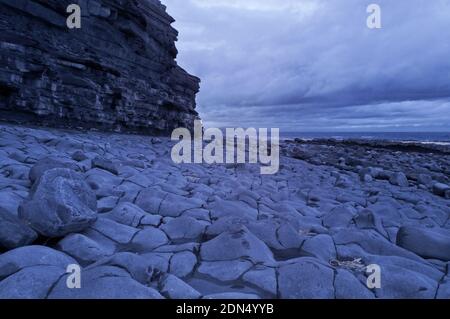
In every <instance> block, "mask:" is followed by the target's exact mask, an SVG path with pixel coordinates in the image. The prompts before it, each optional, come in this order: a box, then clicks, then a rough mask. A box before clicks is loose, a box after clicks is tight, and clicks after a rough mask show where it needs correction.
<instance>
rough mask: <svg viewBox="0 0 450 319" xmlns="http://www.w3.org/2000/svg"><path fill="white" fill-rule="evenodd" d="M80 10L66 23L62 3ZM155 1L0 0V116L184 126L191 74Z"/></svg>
mask: <svg viewBox="0 0 450 319" xmlns="http://www.w3.org/2000/svg"><path fill="white" fill-rule="evenodd" d="M72 3H77V4H79V5H80V7H81V13H82V19H81V29H69V28H68V27H67V25H66V19H67V17H68V16H69V14H68V13H66V9H67V6H68V5H69V4H72ZM173 21H174V20H173V18H172V17H170V16H169V15H168V14H167V13H166V11H165V6H163V5H162V4H161V3H160V1H159V0H139V1H136V0H14V1H10V0H0V120H4V121H14V122H19V123H32V124H36V123H39V124H44V125H49V126H64V127H67V126H71V127H87V128H98V129H107V130H116V131H128V132H145V133H152V134H165V133H168V132H170V131H171V130H172V129H173V128H176V127H180V126H182V127H189V128H190V127H192V124H193V120H194V119H196V118H197V117H198V114H197V112H196V111H195V94H196V93H197V92H198V89H199V79H198V78H196V77H194V76H191V75H189V74H188V73H186V72H185V71H184V70H183V69H181V68H180V67H179V66H177V63H176V62H175V58H176V55H177V49H176V47H175V41H176V39H177V34H178V33H177V31H176V30H175V29H173V28H172V27H171V26H170V25H171V23H172V22H173Z"/></svg>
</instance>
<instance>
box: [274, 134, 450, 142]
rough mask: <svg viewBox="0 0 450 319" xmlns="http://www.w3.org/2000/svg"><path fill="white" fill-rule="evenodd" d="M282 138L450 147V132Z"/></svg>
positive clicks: (306, 135)
mask: <svg viewBox="0 0 450 319" xmlns="http://www.w3.org/2000/svg"><path fill="white" fill-rule="evenodd" d="M280 136H281V137H282V138H302V139H323V138H332V139H336V140H347V139H363V140H387V141H398V142H418V143H436V144H446V145H447V144H449V145H450V132H283V131H281V132H280Z"/></svg>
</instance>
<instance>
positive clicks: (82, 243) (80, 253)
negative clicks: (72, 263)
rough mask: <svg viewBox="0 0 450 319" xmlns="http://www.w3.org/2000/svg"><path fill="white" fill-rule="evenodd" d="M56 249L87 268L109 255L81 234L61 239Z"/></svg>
mask: <svg viewBox="0 0 450 319" xmlns="http://www.w3.org/2000/svg"><path fill="white" fill-rule="evenodd" d="M57 247H58V249H59V250H61V251H63V252H65V253H66V254H68V255H70V256H72V257H73V258H75V259H76V260H77V261H78V262H79V263H80V265H82V266H87V265H89V264H92V263H94V262H96V261H98V260H100V259H103V258H105V257H107V256H109V255H110V252H109V251H108V249H107V248H105V247H103V246H102V245H101V244H100V243H97V242H96V241H94V240H92V239H90V238H89V237H86V236H84V235H82V234H70V235H68V236H66V237H65V238H64V239H62V240H61V241H60V242H59V243H58V245H57Z"/></svg>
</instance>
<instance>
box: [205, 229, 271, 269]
mask: <svg viewBox="0 0 450 319" xmlns="http://www.w3.org/2000/svg"><path fill="white" fill-rule="evenodd" d="M200 257H201V258H202V259H203V260H205V261H226V260H235V259H239V258H241V257H248V258H249V259H250V260H252V261H253V262H266V263H273V262H274V259H273V254H272V252H271V251H270V249H269V248H268V247H267V246H266V245H265V244H264V243H263V242H262V241H261V240H259V239H258V238H257V237H256V236H255V235H253V234H252V233H251V232H250V231H249V230H248V229H247V228H246V227H244V226H242V227H241V229H239V230H236V231H234V232H231V231H230V232H225V233H222V234H220V235H219V236H217V237H216V238H214V239H212V240H210V241H207V242H205V243H203V244H202V246H201V249H200Z"/></svg>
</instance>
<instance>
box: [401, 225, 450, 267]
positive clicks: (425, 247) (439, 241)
mask: <svg viewBox="0 0 450 319" xmlns="http://www.w3.org/2000/svg"><path fill="white" fill-rule="evenodd" d="M397 245H398V246H400V247H403V248H405V249H407V250H409V251H412V252H414V253H416V254H417V255H419V256H422V257H424V258H433V259H440V260H444V261H450V231H449V230H447V229H443V228H429V229H427V228H420V227H412V226H407V227H401V228H400V229H399V231H398V233H397Z"/></svg>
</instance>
